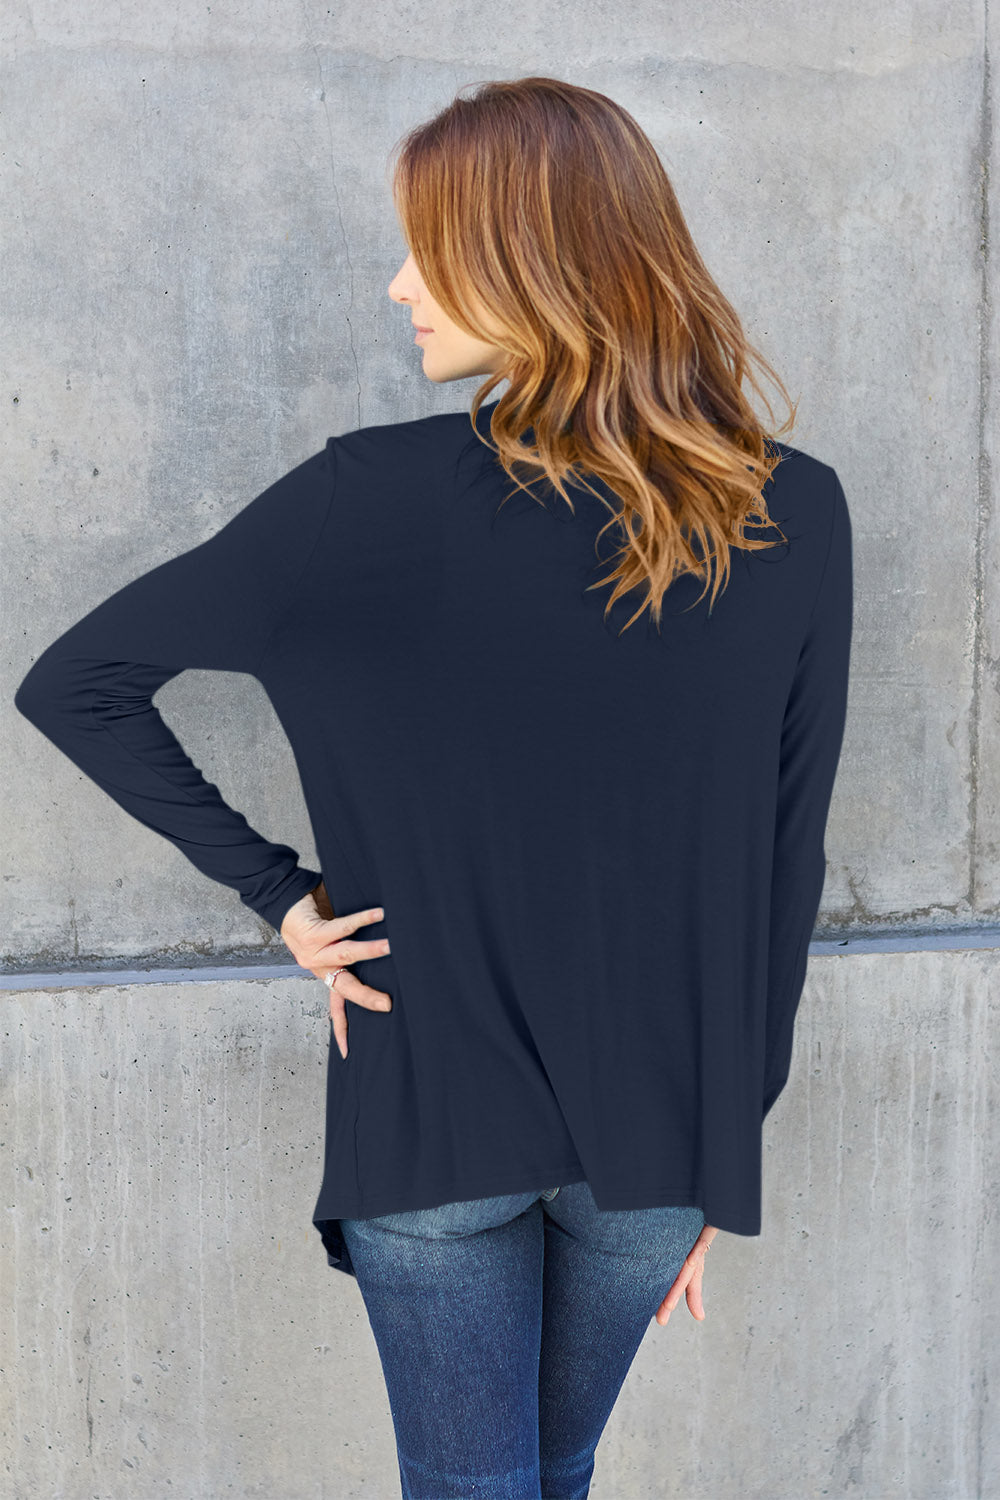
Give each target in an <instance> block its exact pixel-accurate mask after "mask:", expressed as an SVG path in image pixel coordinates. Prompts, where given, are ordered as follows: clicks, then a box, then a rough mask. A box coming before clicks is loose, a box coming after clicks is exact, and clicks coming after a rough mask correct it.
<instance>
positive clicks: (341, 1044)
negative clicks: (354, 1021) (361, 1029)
mask: <svg viewBox="0 0 1000 1500" xmlns="http://www.w3.org/2000/svg"><path fill="white" fill-rule="evenodd" d="M330 995H331V999H330V1020H331V1021H332V1022H333V1039H334V1041H335V1042H336V1044H337V1049H338V1051H339V1052H340V1055H341V1057H343V1058H346V1057H347V1011H346V1009H345V1008H344V1006H343V1005H342V1004H341V1005H338V1003H337V1001H336V999H334V998H333V997H334V996H335V995H336V991H335V990H331V992H330Z"/></svg>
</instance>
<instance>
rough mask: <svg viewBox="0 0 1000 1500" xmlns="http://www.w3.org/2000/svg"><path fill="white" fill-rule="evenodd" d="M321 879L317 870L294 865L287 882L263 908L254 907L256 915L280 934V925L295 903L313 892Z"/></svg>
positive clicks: (320, 874) (282, 884) (283, 883)
mask: <svg viewBox="0 0 1000 1500" xmlns="http://www.w3.org/2000/svg"><path fill="white" fill-rule="evenodd" d="M322 879H323V876H322V873H321V872H320V871H319V870H310V869H307V868H306V866H305V865H296V867H295V869H294V870H293V871H292V872H291V874H290V875H289V877H288V879H287V880H284V881H282V883H281V886H280V887H279V889H278V890H277V891H276V892H275V894H274V895H273V896H272V897H271V898H270V900H268V901H267V902H266V903H265V904H264V905H263V906H258V907H255V910H256V912H257V915H258V916H259V917H263V918H264V921H265V922H269V923H270V924H271V926H272V927H273V928H274V930H275V932H277V933H280V932H281V924H282V922H283V921H284V920H285V917H286V916H287V915H288V913H289V912H290V911H291V909H292V907H293V906H294V905H295V903H296V901H301V900H302V897H303V896H307V895H308V894H309V892H310V891H314V890H315V889H316V887H317V886H318V885H319V883H320V881H321V880H322Z"/></svg>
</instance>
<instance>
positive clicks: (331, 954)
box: [281, 881, 392, 1057]
mask: <svg viewBox="0 0 1000 1500" xmlns="http://www.w3.org/2000/svg"><path fill="white" fill-rule="evenodd" d="M327 913H329V915H327ZM382 916H383V912H382V908H381V907H380V906H375V907H370V908H369V909H368V910H367V911H358V912H352V913H351V914H350V915H349V916H346V917H335V916H334V914H333V907H332V906H331V905H330V898H329V897H328V896H327V894H326V887H325V885H324V884H323V882H322V881H321V882H320V883H319V885H318V886H316V888H315V890H312V891H308V892H307V893H306V895H304V896H303V897H302V899H301V900H300V901H296V903H295V905H294V906H292V907H289V909H288V911H287V912H286V913H285V916H284V920H283V921H282V923H281V936H282V938H283V939H284V942H285V944H286V945H287V947H288V948H289V949H290V951H291V954H292V957H293V958H294V959H295V962H296V963H297V964H298V965H299V966H300V968H303V969H310V970H311V971H312V972H313V973H314V974H315V975H316V978H317V979H322V980H323V981H324V983H325V976H326V975H327V974H329V973H330V972H331V971H332V970H333V969H339V968H342V967H343V966H344V965H345V964H355V963H357V962H358V961H359V960H360V959H362V958H381V957H382V956H383V954H386V953H388V952H389V939H388V938H373V939H372V940H371V941H369V942H357V943H354V942H351V941H350V935H351V933H352V932H356V931H357V930H358V928H359V927H367V926H370V924H371V923H372V922H380V921H381V920H382ZM328 989H329V994H330V1019H331V1020H332V1022H333V1034H334V1037H335V1038H336V1042H337V1046H338V1048H339V1049H340V1055H341V1057H346V1056H347V1001H348V1000H351V1001H353V1003H354V1004H355V1005H363V1006H365V1007H366V1009H368V1010H382V1011H385V1010H391V1009H392V998H391V996H389V995H387V994H386V993H385V992H384V991H383V990H374V989H372V987H371V985H368V984H364V983H363V982H362V981H361V980H360V979H359V978H358V976H357V975H356V974H352V973H351V972H350V970H349V969H345V970H344V972H343V973H341V974H338V975H337V978H336V982H335V983H334V984H333V985H330V986H328Z"/></svg>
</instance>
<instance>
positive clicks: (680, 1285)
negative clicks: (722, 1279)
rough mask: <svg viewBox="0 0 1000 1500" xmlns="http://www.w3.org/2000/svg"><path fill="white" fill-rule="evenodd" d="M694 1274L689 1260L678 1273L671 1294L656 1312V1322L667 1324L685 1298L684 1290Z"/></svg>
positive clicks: (669, 1293)
mask: <svg viewBox="0 0 1000 1500" xmlns="http://www.w3.org/2000/svg"><path fill="white" fill-rule="evenodd" d="M693 1274H694V1272H693V1268H692V1266H691V1264H690V1262H689V1261H688V1260H685V1262H684V1264H683V1265H682V1266H681V1268H680V1270H679V1271H678V1273H677V1276H676V1278H675V1280H674V1284H673V1286H672V1287H671V1288H670V1290H669V1292H668V1293H667V1295H666V1296H665V1297H664V1299H663V1301H662V1302H661V1303H660V1305H659V1307H658V1308H657V1310H656V1321H657V1322H658V1323H666V1321H667V1319H668V1318H669V1317H670V1314H671V1313H672V1312H673V1310H674V1308H675V1307H676V1306H677V1304H678V1302H679V1301H680V1300H681V1298H682V1297H683V1295H684V1290H685V1288H686V1286H687V1284H688V1281H689V1280H690V1278H691V1276H692V1275H693Z"/></svg>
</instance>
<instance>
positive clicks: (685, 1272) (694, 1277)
mask: <svg viewBox="0 0 1000 1500" xmlns="http://www.w3.org/2000/svg"><path fill="white" fill-rule="evenodd" d="M718 1232H719V1231H718V1230H717V1229H716V1228H715V1226H714V1225H712V1224H705V1225H703V1226H702V1230H701V1233H700V1234H699V1236H698V1238H697V1239H696V1240H695V1242H694V1244H693V1245H692V1246H691V1249H690V1250H689V1251H688V1254H687V1257H686V1259H685V1261H684V1264H683V1265H682V1266H681V1268H680V1270H679V1271H678V1273H677V1275H676V1277H675V1278H674V1284H673V1286H672V1287H671V1288H670V1290H669V1292H668V1293H667V1295H666V1296H665V1297H664V1299H663V1301H662V1302H661V1303H660V1305H659V1307H658V1308H657V1309H656V1321H657V1322H658V1323H660V1324H662V1325H663V1327H666V1324H667V1319H668V1318H669V1317H670V1314H671V1313H672V1312H673V1310H674V1308H675V1307H676V1306H677V1304H678V1302H679V1301H680V1300H681V1297H682V1295H686V1296H687V1305H688V1307H689V1308H690V1310H691V1316H692V1317H694V1318H697V1319H698V1321H699V1323H703V1322H704V1321H705V1304H704V1302H703V1301H702V1298H701V1278H702V1272H703V1270H704V1266H705V1252H706V1251H707V1249H708V1247H709V1245H710V1244H711V1243H712V1241H713V1240H714V1239H715V1236H716V1235H717V1234H718Z"/></svg>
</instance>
